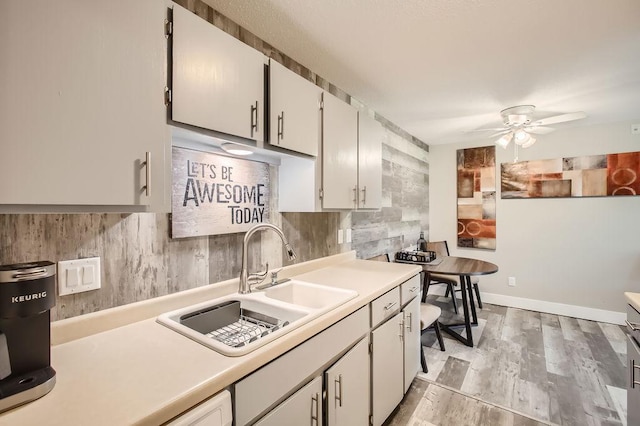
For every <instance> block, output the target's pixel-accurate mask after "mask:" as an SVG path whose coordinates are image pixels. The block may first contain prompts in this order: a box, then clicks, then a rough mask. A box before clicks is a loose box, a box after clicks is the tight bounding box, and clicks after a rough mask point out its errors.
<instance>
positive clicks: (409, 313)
mask: <svg viewBox="0 0 640 426" xmlns="http://www.w3.org/2000/svg"><path fill="white" fill-rule="evenodd" d="M407 317H409V320H408V321H407V330H409V333H411V331H412V330H411V323H412V322H413V312H407Z"/></svg>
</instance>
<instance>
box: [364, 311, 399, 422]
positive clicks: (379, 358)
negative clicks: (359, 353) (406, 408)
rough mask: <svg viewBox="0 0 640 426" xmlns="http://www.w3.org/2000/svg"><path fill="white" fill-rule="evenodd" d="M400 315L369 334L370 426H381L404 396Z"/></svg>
mask: <svg viewBox="0 0 640 426" xmlns="http://www.w3.org/2000/svg"><path fill="white" fill-rule="evenodd" d="M403 315H404V314H403V313H402V312H399V313H398V314H396V315H395V316H393V317H392V318H391V319H389V320H388V321H387V322H385V323H383V324H382V325H381V326H380V327H378V328H376V329H375V330H373V331H372V332H371V343H372V345H373V351H372V355H371V371H372V392H371V398H372V400H371V402H372V407H373V413H372V414H373V424H374V425H381V424H382V423H383V422H384V421H385V420H386V418H387V417H388V416H389V414H391V412H392V411H393V410H394V409H395V408H396V406H397V405H398V404H399V403H400V401H402V397H403V395H404V389H403V381H404V372H403V352H404V343H403V327H404V325H403Z"/></svg>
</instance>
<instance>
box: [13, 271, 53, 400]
mask: <svg viewBox="0 0 640 426" xmlns="http://www.w3.org/2000/svg"><path fill="white" fill-rule="evenodd" d="M55 282H56V265H55V263H52V262H48V261H41V262H31V263H20V264H14V265H5V266H0V412H3V411H6V410H8V409H10V408H13V407H15V406H18V405H21V404H25V403H27V402H29V401H33V400H34V399H37V398H40V397H41V396H44V395H46V394H47V393H48V392H49V391H50V390H51V389H53V386H54V384H55V381H56V377H55V375H56V372H55V370H54V369H53V368H51V315H50V310H51V308H53V306H55V303H56V293H55Z"/></svg>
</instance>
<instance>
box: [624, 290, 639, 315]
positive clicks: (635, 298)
mask: <svg viewBox="0 0 640 426" xmlns="http://www.w3.org/2000/svg"><path fill="white" fill-rule="evenodd" d="M624 296H625V297H626V298H627V302H629V304H630V305H631V306H633V307H634V308H635V310H636V311H640V293H630V292H625V293H624Z"/></svg>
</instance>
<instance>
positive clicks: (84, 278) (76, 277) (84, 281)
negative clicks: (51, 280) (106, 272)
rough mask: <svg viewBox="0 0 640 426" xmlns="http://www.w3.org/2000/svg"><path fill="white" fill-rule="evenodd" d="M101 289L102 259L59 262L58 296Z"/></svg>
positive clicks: (90, 258)
mask: <svg viewBox="0 0 640 426" xmlns="http://www.w3.org/2000/svg"><path fill="white" fill-rule="evenodd" d="M99 288H100V258H99V257H88V258H85V259H75V260H63V261H60V262H58V296H65V295H67V294H75V293H82V292H83V291H90V290H97V289H99Z"/></svg>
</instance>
